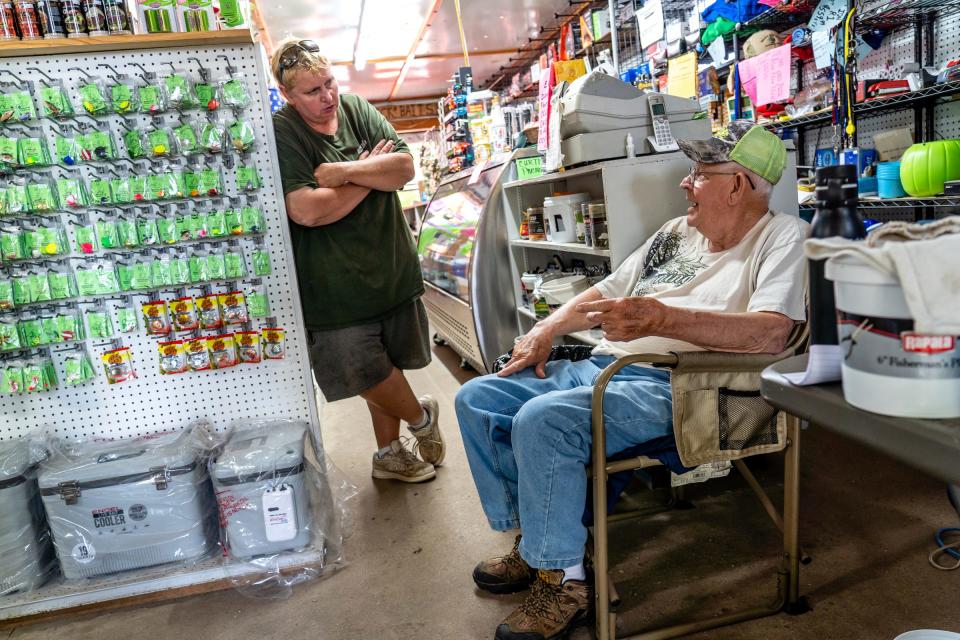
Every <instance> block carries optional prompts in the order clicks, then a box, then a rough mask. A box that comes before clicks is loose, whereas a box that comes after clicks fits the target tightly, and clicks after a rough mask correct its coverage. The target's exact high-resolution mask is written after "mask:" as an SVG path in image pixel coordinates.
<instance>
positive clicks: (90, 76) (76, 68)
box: [67, 67, 93, 82]
mask: <svg viewBox="0 0 960 640" xmlns="http://www.w3.org/2000/svg"><path fill="white" fill-rule="evenodd" d="M67 71H79V72H80V73H81V74H83V76H84V77H85V78H86V79H87V80H90V81H91V82H92V81H93V76H92V75H90V74H89V73H87V72H86V71H84V70H83V69H81V68H80V67H67Z"/></svg>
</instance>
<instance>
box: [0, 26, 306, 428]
mask: <svg viewBox="0 0 960 640" xmlns="http://www.w3.org/2000/svg"><path fill="white" fill-rule="evenodd" d="M104 65H109V66H104ZM174 69H175V70H176V71H177V72H178V73H181V74H185V75H188V76H190V77H191V78H192V79H193V80H195V81H199V79H200V78H201V69H203V71H204V73H206V74H207V76H208V78H209V79H210V80H211V81H216V80H217V79H221V78H227V77H228V76H229V74H230V73H232V72H236V73H239V74H242V76H243V80H244V82H245V84H246V87H247V91H248V93H249V96H250V104H249V105H247V106H246V107H244V108H242V109H240V108H238V109H232V110H231V109H230V108H229V107H228V106H226V105H225V104H221V105H220V107H219V109H218V110H217V111H216V112H213V114H212V117H223V118H224V119H225V121H226V122H230V121H232V120H233V119H234V118H235V117H237V116H239V117H240V118H242V119H244V120H246V121H248V122H249V123H250V124H251V125H252V127H253V132H254V137H255V141H256V142H255V144H254V146H253V147H252V149H251V150H250V151H248V152H246V153H244V154H241V153H239V152H236V151H235V150H233V149H231V148H229V145H227V147H225V150H224V152H223V153H220V154H216V155H209V154H208V155H200V156H197V157H191V159H186V160H184V159H175V160H172V161H170V162H171V165H174V168H175V166H176V165H178V166H179V167H180V168H181V169H184V168H187V167H193V168H198V167H201V166H207V167H212V168H216V169H218V170H220V171H221V172H222V176H223V192H222V193H219V194H216V196H214V195H211V196H210V197H201V198H196V199H191V198H187V199H182V200H175V201H168V202H163V203H160V204H159V205H150V204H147V205H143V206H139V207H137V206H124V207H122V209H123V210H124V212H125V215H138V214H160V213H162V214H164V215H179V214H189V213H193V212H197V211H201V212H202V211H206V210H210V209H221V210H222V209H227V208H235V207H252V208H259V209H260V210H261V211H262V212H263V214H264V218H265V229H257V232H256V233H251V234H246V235H240V236H228V237H227V238H222V239H221V238H217V239H214V238H201V239H199V240H186V241H177V242H176V243H175V244H173V245H171V246H170V247H169V248H163V249H159V248H149V249H146V250H143V249H138V250H131V251H128V252H124V251H122V250H119V249H118V250H116V251H109V250H104V249H98V250H97V253H96V254H95V256H94V257H113V258H115V259H121V260H128V259H137V256H139V257H145V256H151V255H152V256H156V255H159V254H163V253H164V252H174V253H175V254H176V255H179V256H183V257H189V256H191V255H196V254H198V252H204V251H213V252H221V251H223V250H224V248H225V247H227V246H230V247H231V250H232V251H234V252H242V254H243V256H244V259H245V263H246V270H247V276H246V277H241V278H236V279H234V280H226V279H223V280H215V281H211V282H209V283H207V284H196V285H183V286H181V287H174V286H167V287H160V288H158V289H154V290H148V291H134V292H128V293H121V294H115V295H111V296H100V297H97V298H90V297H82V296H81V297H79V298H77V299H76V300H70V301H63V302H53V303H42V304H40V303H38V304H36V305H32V306H31V307H30V308H31V309H33V308H36V309H38V310H42V309H48V310H49V309H53V308H55V307H58V308H61V309H69V308H78V309H80V310H81V312H82V311H83V310H88V309H94V308H95V307H96V300H97V299H101V300H104V304H105V305H106V307H107V308H108V309H110V310H111V312H112V314H113V318H114V323H116V318H117V316H116V312H115V309H117V308H118V307H120V306H128V305H129V303H130V302H132V303H133V304H134V307H135V309H136V310H137V312H138V315H139V312H140V309H141V304H142V303H145V302H148V301H151V300H166V301H170V300H173V299H175V298H179V297H182V296H191V297H199V296H202V295H204V294H208V293H227V292H231V291H249V290H250V289H251V288H252V287H253V286H254V285H262V286H264V287H265V288H266V291H267V294H268V296H269V305H270V313H269V316H268V317H256V318H251V319H250V322H249V323H248V324H247V325H245V326H242V327H239V326H238V327H235V328H224V329H223V330H209V331H201V332H199V333H197V334H189V333H187V334H177V335H176V336H173V335H171V336H170V337H164V338H157V337H150V336H148V335H147V333H146V330H145V328H144V323H143V318H142V317H141V318H139V328H138V330H137V331H136V332H133V333H116V334H115V338H114V339H113V340H108V339H96V338H87V339H86V340H85V341H84V343H85V345H86V349H87V350H88V352H89V353H90V356H91V360H92V363H93V366H94V370H95V371H96V377H95V379H94V380H93V381H91V382H87V383H85V384H81V385H78V386H68V385H66V384H65V383H64V379H65V371H64V366H63V365H64V361H65V358H66V357H67V356H69V355H71V354H72V353H75V352H76V351H75V348H74V346H73V345H72V344H70V343H64V344H53V345H50V346H48V347H45V349H49V351H50V354H51V358H52V360H53V363H54V366H55V368H56V370H57V371H56V372H57V379H58V384H57V386H56V387H55V388H53V389H51V390H49V391H44V392H38V393H22V394H19V395H0V440H4V439H11V438H17V437H20V436H23V435H24V434H27V433H30V432H35V431H36V430H39V429H48V430H50V431H52V432H53V433H55V434H57V435H58V436H60V437H63V438H67V439H71V438H79V437H91V436H100V437H108V438H123V437H135V436H141V435H145V434H149V433H155V432H158V431H164V430H170V429H177V428H180V427H182V426H184V425H185V424H187V423H189V422H191V421H194V420H197V419H200V418H207V419H210V420H211V421H213V423H214V424H215V426H216V427H217V428H219V429H222V428H224V427H225V426H226V425H227V424H228V423H229V422H231V421H233V420H237V419H242V418H250V417H257V416H283V417H289V418H296V419H304V420H309V421H310V422H311V423H312V424H318V416H317V408H316V400H315V396H314V391H313V382H312V377H311V374H310V368H309V364H308V359H307V346H306V345H307V343H306V335H305V330H304V327H303V324H302V318H301V314H300V310H299V296H298V292H297V287H296V282H295V276H294V264H293V257H292V253H291V250H290V246H291V245H290V242H289V230H288V226H287V220H286V214H285V211H284V209H283V205H282V201H283V196H282V193H283V192H282V188H281V185H280V180H279V169H278V166H277V163H276V160H275V152H274V149H275V144H274V138H273V128H272V125H271V123H270V122H269V121H268V118H269V117H270V116H269V114H270V109H269V106H268V105H269V97H268V93H267V88H266V82H265V78H266V71H265V69H264V68H263V63H262V56H261V55H260V54H259V52H258V50H257V48H256V46H255V45H254V44H252V43H251V44H249V45H248V44H243V45H228V46H216V47H214V46H211V47H190V48H178V49H147V50H137V51H133V50H128V51H117V52H99V53H82V54H58V55H49V56H43V55H40V56H38V55H31V56H29V57H21V58H16V57H14V58H5V59H2V60H0V71H5V72H6V75H5V76H4V77H3V78H2V80H3V81H4V82H5V83H10V82H11V81H13V80H14V79H17V80H18V81H22V82H24V83H31V89H32V91H31V94H33V95H34V96H36V95H37V92H38V89H39V87H41V86H42V82H43V81H44V78H45V76H48V77H50V78H53V79H56V80H59V81H62V82H63V84H64V87H65V88H66V91H67V93H68V95H69V96H70V98H71V101H72V102H73V105H74V107H75V109H76V110H77V111H78V114H77V115H76V116H75V117H74V118H69V119H65V120H56V121H54V120H50V119H45V118H41V119H40V120H35V121H32V122H27V123H25V126H24V125H12V126H5V127H3V128H0V135H4V134H7V135H19V136H28V137H38V136H40V135H42V136H43V137H44V138H45V139H46V140H47V142H48V145H49V147H50V149H51V151H53V149H54V140H55V136H56V135H57V134H58V133H62V132H64V131H70V130H75V131H90V130H93V129H96V130H100V131H107V130H109V131H110V132H111V133H112V135H113V137H114V139H115V140H116V141H117V143H118V151H119V152H120V155H121V157H124V151H125V147H124V143H123V133H125V131H126V130H127V129H129V128H130V127H131V125H132V124H134V123H135V124H136V125H138V128H140V129H144V130H146V129H150V128H157V129H166V130H172V129H173V128H174V127H176V126H177V125H178V124H180V123H181V122H183V121H195V122H202V121H206V120H207V118H208V115H207V113H206V111H205V110H203V109H201V110H198V111H196V110H195V111H184V112H177V111H173V110H171V111H170V112H167V113H163V114H159V115H150V114H147V113H144V114H139V113H138V114H130V115H124V116H120V115H117V114H113V113H110V114H106V115H99V116H96V117H95V118H93V117H91V116H87V115H85V114H84V115H80V114H82V113H83V112H82V110H81V109H80V105H81V104H82V98H81V96H80V95H79V94H78V87H79V85H80V84H81V83H85V82H87V81H88V77H87V76H91V77H95V78H98V79H103V80H105V81H107V80H108V78H110V76H112V75H113V74H114V73H116V74H121V75H123V76H129V77H130V78H132V79H133V80H135V81H136V83H138V84H143V83H144V82H146V81H148V80H154V79H155V78H153V76H152V75H151V74H157V75H158V76H163V75H169V74H170V73H171V72H172V70H174ZM11 86H23V85H21V84H20V82H16V83H13V84H7V85H6V88H7V89H9V88H10V87H11ZM34 102H35V104H36V106H37V109H38V113H39V111H40V108H41V107H42V105H41V104H40V102H39V100H37V99H36V98H35V100H34ZM166 162H167V161H166V160H151V161H138V162H137V163H136V164H135V165H134V166H136V167H137V170H146V171H153V172H156V171H160V170H163V168H164V167H165V163H166ZM239 164H245V165H248V166H249V165H253V166H255V167H256V169H257V173H258V175H259V179H260V187H259V189H256V190H253V191H248V190H247V189H244V188H242V187H244V186H245V185H238V184H236V179H235V171H236V167H237V166H238V165H239ZM116 166H119V167H123V166H126V167H129V166H130V165H129V164H126V165H125V164H124V163H120V164H118V165H116ZM114 167H115V165H114V164H113V163H110V162H97V161H96V159H94V161H92V162H87V163H80V164H78V165H77V166H60V167H51V168H49V169H36V170H34V171H33V172H32V176H33V177H34V178H36V177H37V176H47V177H57V176H70V177H76V176H78V175H79V176H82V177H83V178H84V179H85V180H87V181H88V183H89V180H90V179H91V178H92V177H94V176H98V177H102V176H103V175H105V174H107V173H109V171H110V170H111V169H114ZM22 175H24V173H23V170H18V171H17V172H15V174H14V176H13V178H16V177H18V176H22ZM10 182H11V180H10V179H9V177H7V178H3V177H0V186H4V185H6V184H9V183H10ZM96 209H97V210H99V211H107V209H105V208H104V207H96ZM93 211H94V210H93V209H88V210H87V212H86V214H87V215H89V214H90V213H91V212H93ZM80 215H81V216H82V215H84V213H83V212H81V214H80ZM53 217H54V218H55V217H56V216H53ZM59 219H60V221H61V224H62V226H63V227H64V228H65V229H66V231H67V234H68V239H69V246H70V247H71V249H72V251H71V253H70V255H68V256H66V257H63V258H58V259H54V260H48V261H44V264H48V263H52V264H69V265H71V266H72V267H73V268H76V266H77V265H82V264H84V261H85V260H87V259H88V258H89V256H83V255H81V254H80V253H78V251H77V250H76V249H75V247H76V240H77V239H76V237H75V234H74V225H73V223H74V222H75V221H76V220H77V219H78V218H76V214H74V213H72V212H62V213H60V214H59ZM79 219H81V220H82V218H79ZM5 222H7V220H6V219H5V218H0V225H2V224H4V223H5ZM263 250H266V251H267V252H268V253H269V256H270V263H271V273H270V274H269V275H263V276H255V275H254V273H253V265H254V260H253V252H254V251H263ZM12 268H16V267H15V266H11V264H10V263H4V265H3V267H2V270H0V273H5V274H6V276H4V277H7V276H9V270H10V269H12ZM0 320H2V318H0ZM267 327H282V328H283V329H285V331H286V354H285V357H284V358H283V359H279V360H264V361H262V362H260V363H257V364H239V365H237V366H235V367H230V368H225V369H220V370H210V371H197V372H187V373H182V374H178V375H163V374H161V373H160V371H159V368H158V362H159V355H158V342H160V341H165V340H171V339H174V338H176V339H184V338H189V337H191V336H192V335H205V336H212V335H215V334H219V333H232V332H233V331H237V330H241V329H243V330H251V331H259V330H261V329H263V328H267ZM118 346H123V347H129V348H130V351H131V353H132V355H133V362H134V366H135V368H136V372H137V378H136V379H132V380H129V381H126V382H123V383H120V384H108V382H107V379H106V376H105V375H104V371H103V366H102V364H101V361H100V356H101V354H103V353H104V352H106V351H109V350H110V349H112V348H116V347H118ZM13 355H15V354H11V353H9V352H7V353H4V354H3V355H2V356H0V357H2V358H7V359H9V358H10V357H13ZM2 364H3V363H2V362H0V365H2ZM315 435H318V434H315Z"/></svg>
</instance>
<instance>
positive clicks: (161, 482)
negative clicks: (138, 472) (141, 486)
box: [150, 467, 170, 491]
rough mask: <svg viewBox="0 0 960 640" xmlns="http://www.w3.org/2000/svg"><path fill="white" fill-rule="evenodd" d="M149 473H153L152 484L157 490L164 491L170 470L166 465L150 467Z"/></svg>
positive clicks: (168, 480)
mask: <svg viewBox="0 0 960 640" xmlns="http://www.w3.org/2000/svg"><path fill="white" fill-rule="evenodd" d="M150 473H152V474H153V484H154V485H155V486H156V488H157V491H166V490H167V484H168V483H169V482H170V472H169V471H168V470H167V468H166V467H151V469H150Z"/></svg>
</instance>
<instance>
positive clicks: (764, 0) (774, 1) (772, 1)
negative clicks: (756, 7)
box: [757, 0, 780, 7]
mask: <svg viewBox="0 0 960 640" xmlns="http://www.w3.org/2000/svg"><path fill="white" fill-rule="evenodd" d="M757 2H758V3H760V4H765V5H767V6H768V7H775V6H777V5H778V4H780V0H757Z"/></svg>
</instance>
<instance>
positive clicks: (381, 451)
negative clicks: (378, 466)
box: [377, 440, 396, 458]
mask: <svg viewBox="0 0 960 640" xmlns="http://www.w3.org/2000/svg"><path fill="white" fill-rule="evenodd" d="M394 442H396V440H394ZM392 450H393V442H391V443H390V444H388V445H387V446H385V447H383V448H382V449H378V450H377V457H378V458H382V457H383V456H385V455H387V454H388V453H390V452H391V451H392Z"/></svg>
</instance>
